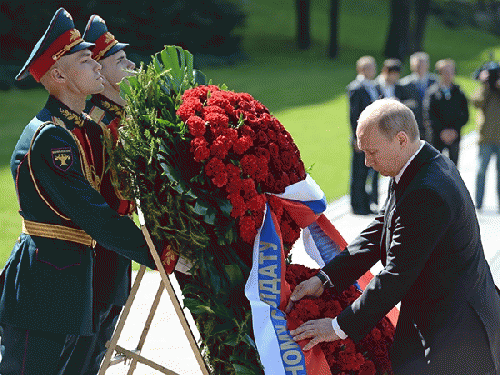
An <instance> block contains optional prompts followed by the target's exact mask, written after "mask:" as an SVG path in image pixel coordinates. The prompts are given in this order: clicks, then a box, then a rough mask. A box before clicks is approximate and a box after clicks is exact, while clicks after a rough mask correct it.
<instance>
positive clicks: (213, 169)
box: [205, 158, 226, 177]
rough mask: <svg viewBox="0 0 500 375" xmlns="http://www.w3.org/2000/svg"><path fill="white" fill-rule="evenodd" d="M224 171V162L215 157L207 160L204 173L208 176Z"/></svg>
mask: <svg viewBox="0 0 500 375" xmlns="http://www.w3.org/2000/svg"><path fill="white" fill-rule="evenodd" d="M222 172H224V173H225V172H226V171H225V166H224V163H223V162H222V161H221V160H220V159H217V158H212V159H210V160H209V162H208V163H207V165H206V166H205V174H206V175H207V176H208V177H210V176H215V175H216V174H219V173H222Z"/></svg>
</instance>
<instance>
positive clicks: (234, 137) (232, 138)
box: [222, 128, 238, 144]
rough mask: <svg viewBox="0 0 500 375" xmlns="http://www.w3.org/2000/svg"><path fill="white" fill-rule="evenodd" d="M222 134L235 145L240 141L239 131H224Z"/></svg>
mask: <svg viewBox="0 0 500 375" xmlns="http://www.w3.org/2000/svg"><path fill="white" fill-rule="evenodd" d="M222 134H223V135H224V136H225V137H227V139H229V141H230V142H231V144H233V143H234V142H235V141H236V140H237V139H238V131H237V130H236V129H233V128H227V129H224V130H223V132H222Z"/></svg>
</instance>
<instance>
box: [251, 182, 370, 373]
mask: <svg viewBox="0 0 500 375" xmlns="http://www.w3.org/2000/svg"><path fill="white" fill-rule="evenodd" d="M276 196H277V197H278V198H280V199H281V203H282V205H283V207H284V209H285V210H287V212H288V213H289V214H290V215H291V216H292V218H293V219H294V220H295V222H296V223H297V224H298V225H299V226H300V227H302V228H303V229H304V233H303V240H304V247H305V250H306V252H307V254H308V255H309V256H310V257H311V258H313V259H314V260H315V261H316V262H317V263H318V265H319V266H320V267H323V266H324V265H325V264H327V263H328V262H330V261H331V260H332V259H333V258H334V257H335V256H336V255H337V254H339V253H340V252H341V251H342V250H344V249H345V247H346V246H347V243H346V241H345V240H344V239H343V237H342V236H341V235H340V233H339V232H338V231H337V229H335V226H334V225H333V224H332V223H331V222H330V221H329V220H328V219H327V218H326V217H325V215H323V212H324V211H325V209H326V198H325V194H324V193H323V191H322V190H321V188H320V187H319V186H318V185H317V184H316V182H315V181H314V180H313V179H312V178H311V177H310V176H309V175H308V176H306V178H305V179H304V180H302V181H300V182H298V183H296V184H293V185H290V186H288V187H287V188H286V189H285V192H284V193H283V194H279V195H276ZM371 277H373V276H372V275H371V273H370V274H369V275H366V276H364V277H363V278H362V279H360V284H361V287H362V288H364V287H365V286H366V284H367V283H368V282H369V280H370V279H371ZM290 294H291V291H290V286H289V285H288V283H287V282H286V281H285V256H284V249H283V241H282V238H281V232H280V227H279V223H278V222H277V220H276V217H275V215H274V213H273V212H272V210H271V208H270V205H269V204H268V203H266V209H265V215H264V220H263V223H262V226H261V227H260V229H259V230H258V232H257V235H256V236H255V242H254V248H253V265H252V270H251V272H250V276H249V278H248V280H247V283H246V285H245V295H246V297H247V298H248V300H249V301H250V306H251V309H252V323H253V330H254V335H255V343H256V345H257V349H258V351H259V355H260V360H261V362H262V364H263V366H264V371H265V373H266V374H269V375H270V374H272V375H307V374H309V375H330V374H331V372H330V368H329V366H328V364H327V362H326V359H325V357H324V354H323V352H322V350H321V349H320V347H319V345H316V346H315V347H314V348H313V349H311V350H309V351H306V352H304V351H302V349H301V347H303V346H304V345H305V342H301V343H296V342H295V341H293V340H292V337H291V335H290V332H289V331H288V329H287V324H286V317H285V314H284V312H283V311H284V309H285V306H286V304H287V302H288V299H289V297H290ZM299 344H300V345H299Z"/></svg>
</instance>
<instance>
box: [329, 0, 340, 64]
mask: <svg viewBox="0 0 500 375" xmlns="http://www.w3.org/2000/svg"><path fill="white" fill-rule="evenodd" d="M339 11H340V0H331V1H330V45H329V47H328V56H329V57H330V58H332V59H333V58H335V57H336V56H337V53H338V51H339V44H338V21H339Z"/></svg>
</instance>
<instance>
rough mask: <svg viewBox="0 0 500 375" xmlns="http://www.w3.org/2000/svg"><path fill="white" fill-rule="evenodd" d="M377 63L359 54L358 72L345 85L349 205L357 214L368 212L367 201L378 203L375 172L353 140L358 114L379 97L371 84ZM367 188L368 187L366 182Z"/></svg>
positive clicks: (369, 210) (354, 138)
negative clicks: (348, 135)
mask: <svg viewBox="0 0 500 375" xmlns="http://www.w3.org/2000/svg"><path fill="white" fill-rule="evenodd" d="M375 70H376V64H375V59H374V58H373V57H372V56H362V57H361V58H359V60H358V61H357V62H356V71H357V72H358V76H357V77H356V79H355V80H354V81H352V82H351V83H350V84H349V85H348V86H347V95H348V97H349V119H350V123H351V130H352V132H351V145H352V163H351V184H350V197H351V208H352V211H353V213H354V214H356V215H369V214H372V213H373V212H372V211H371V208H370V204H371V203H374V204H378V174H377V173H376V172H375V171H374V170H373V169H372V168H369V167H367V166H366V165H365V162H364V156H363V152H361V151H360V150H359V149H358V146H357V142H356V124H357V122H358V118H359V115H360V114H361V112H363V110H364V109H365V108H366V106H368V105H369V104H371V103H373V101H375V100H376V99H377V98H378V93H377V91H376V89H375V86H374V84H373V78H375V73H376V72H375ZM368 182H369V186H370V189H369V191H367V183H368Z"/></svg>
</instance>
